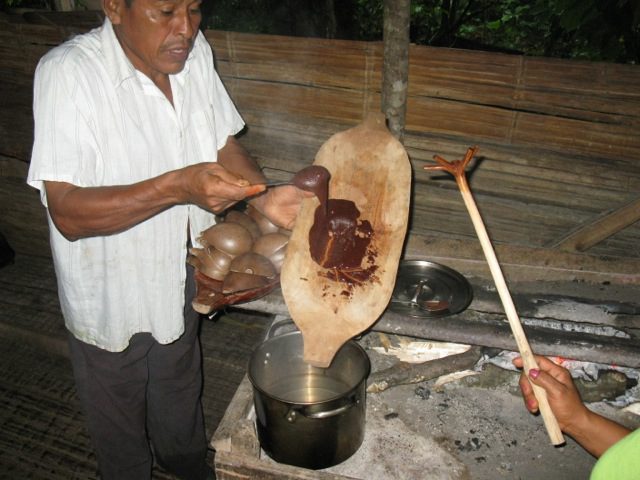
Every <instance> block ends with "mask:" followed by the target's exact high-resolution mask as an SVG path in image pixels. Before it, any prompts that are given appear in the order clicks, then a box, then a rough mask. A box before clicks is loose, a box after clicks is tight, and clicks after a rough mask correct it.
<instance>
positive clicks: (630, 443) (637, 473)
mask: <svg viewBox="0 0 640 480" xmlns="http://www.w3.org/2000/svg"><path fill="white" fill-rule="evenodd" d="M639 477H640V429H637V430H635V431H633V432H631V433H630V434H629V435H627V436H626V437H624V438H623V439H622V440H620V441H618V442H616V443H615V444H614V445H612V446H611V447H609V449H608V450H607V451H606V452H604V455H602V456H601V457H600V459H599V460H598V461H597V462H596V465H595V467H593V471H592V472H591V476H590V477H589V478H590V480H611V479H615V480H634V479H636V480H637V479H638V478H639Z"/></svg>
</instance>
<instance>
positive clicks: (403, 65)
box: [382, 0, 411, 142]
mask: <svg viewBox="0 0 640 480" xmlns="http://www.w3.org/2000/svg"><path fill="white" fill-rule="evenodd" d="M410 18H411V1H410V0H384V33H383V40H384V64H383V77H382V112H383V113H384V115H385V117H386V118H387V122H388V127H389V131H390V132H391V133H392V135H393V136H394V137H396V138H397V139H398V140H400V141H401V142H402V139H403V136H404V127H405V116H406V112H407V89H408V86H409V25H410Z"/></svg>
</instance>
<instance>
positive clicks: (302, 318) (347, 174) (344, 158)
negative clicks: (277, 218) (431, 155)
mask: <svg viewBox="0 0 640 480" xmlns="http://www.w3.org/2000/svg"><path fill="white" fill-rule="evenodd" d="M314 164H316V165H322V166H324V167H326V168H327V169H328V170H329V172H331V181H330V183H329V197H330V198H341V199H347V200H351V201H353V202H354V203H355V204H356V207H357V208H358V210H359V211H360V214H361V215H360V219H362V220H368V221H369V222H370V223H371V225H372V227H373V231H374V234H373V241H372V242H373V248H374V249H375V251H377V257H376V260H375V265H376V266H377V267H378V269H377V271H376V273H375V276H376V277H377V278H376V279H375V280H374V281H370V282H369V281H368V282H365V284H364V285H362V286H358V287H355V288H354V289H353V291H352V292H351V294H350V295H345V286H344V285H343V284H341V283H340V282H336V281H334V280H331V279H328V278H326V276H324V274H325V273H326V270H325V269H324V268H322V267H320V266H319V265H318V264H316V263H315V261H314V260H313V259H312V258H311V255H310V253H309V230H310V229H311V226H312V225H313V217H314V212H315V209H316V207H317V206H318V204H319V202H318V200H317V199H316V198H315V197H314V198H310V199H307V200H305V201H304V203H303V205H302V209H301V212H300V215H299V216H298V219H297V221H296V225H295V228H294V230H293V233H292V235H291V240H290V242H289V245H288V247H287V256H286V258H285V261H284V265H283V267H282V272H281V285H282V294H283V297H284V299H285V302H286V304H287V307H288V309H289V313H290V314H291V318H292V319H293V321H294V322H295V323H296V325H297V326H298V328H299V329H300V330H301V332H302V336H303V339H304V359H305V361H306V362H308V363H310V364H312V365H316V366H319V367H327V366H329V364H330V363H331V360H332V359H333V357H334V355H335V353H336V352H337V351H338V349H339V348H340V347H341V346H342V345H343V344H344V343H345V342H346V341H348V340H349V339H350V338H352V337H354V336H355V335H357V334H359V333H361V332H362V331H364V330H366V329H367V328H369V327H370V326H371V325H372V324H373V323H374V322H375V321H376V320H377V319H378V318H379V317H380V315H381V314H382V312H383V311H384V309H385V308H386V306H387V304H388V303H389V300H390V298H391V294H392V292H393V287H394V284H395V277H396V273H397V269H398V261H399V259H400V254H401V251H402V246H403V243H404V238H405V234H406V229H407V220H408V214H409V198H410V191H411V164H410V162H409V159H408V156H407V153H406V151H405V149H404V147H403V146H402V145H401V144H400V142H398V141H397V140H396V139H395V138H394V137H393V136H392V135H391V134H390V133H389V131H388V130H387V128H386V126H385V124H384V117H383V116H382V114H373V115H371V114H370V115H369V116H368V117H367V119H365V121H364V122H363V123H362V124H360V125H358V126H356V127H354V128H351V129H349V130H346V131H343V132H340V133H337V134H335V135H333V136H332V137H331V138H330V139H329V140H328V141H327V142H326V143H325V144H324V145H323V146H322V147H321V148H320V150H319V151H318V154H317V155H316V159H315V162H314Z"/></svg>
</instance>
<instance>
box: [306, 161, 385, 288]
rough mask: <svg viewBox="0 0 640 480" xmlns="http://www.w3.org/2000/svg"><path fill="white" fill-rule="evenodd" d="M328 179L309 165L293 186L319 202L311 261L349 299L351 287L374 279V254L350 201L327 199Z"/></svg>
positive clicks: (368, 233) (365, 225) (365, 226)
mask: <svg viewBox="0 0 640 480" xmlns="http://www.w3.org/2000/svg"><path fill="white" fill-rule="evenodd" d="M330 177H331V175H330V173H329V171H328V170H327V169H326V168H324V167H321V166H318V165H312V166H310V167H307V168H305V169H302V170H300V171H299V172H298V173H297V174H296V175H295V176H294V177H293V184H294V185H295V186H296V187H298V188H300V189H301V190H306V191H309V192H312V193H314V194H315V195H316V197H318V200H319V201H320V205H319V206H318V208H316V211H315V214H314V220H313V225H312V227H311V230H309V253H310V254H311V258H313V260H314V261H315V262H316V263H317V264H318V265H320V266H321V267H324V268H326V269H327V271H326V272H325V273H324V274H323V275H324V276H325V277H327V278H329V279H331V280H333V281H336V282H340V283H342V284H343V285H345V290H344V292H343V295H345V296H350V295H351V291H352V289H353V287H354V286H355V285H360V284H362V283H363V282H365V281H367V280H372V279H375V276H374V274H375V271H376V270H377V266H376V265H375V263H374V262H375V257H376V253H375V252H374V251H373V249H372V248H371V247H370V244H371V238H372V237H373V227H372V226H371V223H369V221H367V220H360V211H359V210H358V207H356V204H355V203H354V202H352V201H351V200H345V199H335V198H332V199H330V198H329V179H330ZM365 257H366V258H365ZM363 260H364V263H366V266H363Z"/></svg>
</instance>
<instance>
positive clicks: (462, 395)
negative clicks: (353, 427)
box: [327, 348, 640, 480]
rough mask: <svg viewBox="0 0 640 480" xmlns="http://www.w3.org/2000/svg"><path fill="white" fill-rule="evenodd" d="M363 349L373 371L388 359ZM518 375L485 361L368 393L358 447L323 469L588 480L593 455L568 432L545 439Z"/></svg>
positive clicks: (603, 407)
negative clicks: (559, 438) (557, 442)
mask: <svg viewBox="0 0 640 480" xmlns="http://www.w3.org/2000/svg"><path fill="white" fill-rule="evenodd" d="M367 353H369V356H370V358H371V361H372V365H373V368H374V370H375V369H376V368H380V365H381V364H385V363H388V362H389V359H388V358H383V357H386V356H384V355H380V354H379V353H377V352H375V351H373V350H371V349H370V348H368V349H367ZM518 378H519V373H518V372H516V371H510V370H507V369H505V368H502V367H498V366H496V365H494V364H491V363H486V364H484V365H483V366H482V368H481V369H480V372H479V374H478V375H474V376H468V377H465V378H463V379H460V380H457V381H453V382H451V383H447V384H445V385H444V386H438V387H436V386H435V380H430V381H426V382H421V383H417V384H408V385H399V386H395V387H392V388H389V389H387V390H385V391H383V392H381V393H368V394H367V424H366V434H365V440H364V442H363V445H362V446H361V448H360V449H359V450H358V451H357V452H356V453H355V454H354V455H353V456H352V457H351V458H350V459H348V460H347V461H345V462H343V463H342V464H341V465H337V466H334V467H332V468H330V469H327V471H330V472H332V473H337V474H341V475H345V476H349V477H354V478H358V479H363V480H364V479H367V480H384V479H474V480H495V479H501V478H504V479H524V480H538V479H540V480H552V479H563V480H574V479H575V480H578V479H580V480H582V479H586V478H588V477H589V472H590V471H591V469H592V467H593V465H594V463H595V459H594V458H593V457H592V456H591V455H590V454H588V453H586V452H585V451H584V450H583V449H582V448H581V447H580V446H579V445H578V444H577V443H576V442H574V441H573V440H572V439H571V438H570V437H566V436H565V438H566V444H565V445H563V446H559V447H555V446H553V445H552V444H551V442H550V440H549V437H548V435H547V432H546V429H545V427H544V424H543V422H542V419H541V417H540V416H533V415H531V414H530V413H529V412H528V411H526V409H525V408H524V404H523V401H522V396H521V394H520V391H519V387H518ZM578 382H579V383H580V384H581V390H582V391H585V388H583V387H585V385H586V389H590V392H589V393H587V396H588V397H590V398H593V397H597V396H598V395H597V394H598V393H601V394H602V395H608V394H610V392H609V391H610V390H611V388H610V385H607V383H606V382H605V381H603V380H602V378H601V380H600V381H598V382H587V383H586V384H584V385H583V382H582V381H578ZM618 393H620V392H618ZM637 394H638V392H637V387H633V389H632V390H630V391H627V392H626V395H627V396H628V397H629V396H630V397H631V398H633V396H634V395H635V396H636V397H635V401H637V400H638V397H637ZM583 395H584V394H583ZM614 395H615V393H614ZM588 406H589V408H591V409H593V410H595V411H597V412H599V413H602V414H604V415H606V416H608V417H610V418H614V419H616V420H618V421H620V422H621V423H623V424H625V425H627V426H629V427H631V428H637V427H638V426H640V417H638V416H637V415H634V414H632V413H627V412H624V411H623V410H622V408H621V407H616V406H612V405H611V404H610V403H609V402H606V401H598V402H590V403H588Z"/></svg>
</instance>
